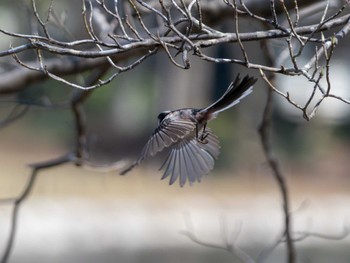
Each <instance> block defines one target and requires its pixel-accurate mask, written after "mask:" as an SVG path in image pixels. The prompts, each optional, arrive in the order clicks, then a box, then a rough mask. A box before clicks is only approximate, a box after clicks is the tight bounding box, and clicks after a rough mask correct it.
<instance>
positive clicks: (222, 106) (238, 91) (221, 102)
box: [203, 75, 257, 114]
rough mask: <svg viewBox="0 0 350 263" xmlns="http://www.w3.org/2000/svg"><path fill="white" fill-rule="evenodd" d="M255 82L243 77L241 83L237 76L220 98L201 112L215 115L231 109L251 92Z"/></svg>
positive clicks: (252, 78) (252, 79) (253, 79)
mask: <svg viewBox="0 0 350 263" xmlns="http://www.w3.org/2000/svg"><path fill="white" fill-rule="evenodd" d="M256 81H257V79H256V78H254V77H249V75H247V76H245V77H244V78H243V79H242V81H241V80H240V77H239V75H238V76H237V77H236V79H235V81H234V82H232V83H231V84H230V86H229V87H228V88H227V90H226V92H225V93H224V94H223V95H222V96H221V98H220V99H218V100H217V101H216V102H214V103H213V104H212V105H210V106H209V107H207V108H205V109H204V110H203V111H208V112H212V113H215V114H217V113H219V112H222V111H224V110H227V109H228V108H231V107H233V106H234V105H236V104H238V103H239V102H240V101H241V99H243V98H244V97H246V96H247V95H249V94H250V93H251V92H252V91H253V84H254V83H255V82H256Z"/></svg>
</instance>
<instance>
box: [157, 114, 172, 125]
mask: <svg viewBox="0 0 350 263" xmlns="http://www.w3.org/2000/svg"><path fill="white" fill-rule="evenodd" d="M169 113H170V111H163V112H161V113H159V115H158V124H160V123H161V122H162V120H163V119H164V118H165V116H167V115H168V114H169Z"/></svg>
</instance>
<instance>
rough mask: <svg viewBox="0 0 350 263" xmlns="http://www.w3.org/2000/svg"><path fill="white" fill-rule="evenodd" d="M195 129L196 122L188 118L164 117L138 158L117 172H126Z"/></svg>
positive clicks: (121, 173) (122, 173)
mask: <svg viewBox="0 0 350 263" xmlns="http://www.w3.org/2000/svg"><path fill="white" fill-rule="evenodd" d="M195 129H196V124H195V123H194V122H193V121H190V120H183V119H171V118H168V119H164V120H163V121H162V122H161V123H160V125H159V126H158V128H157V129H156V130H155V131H154V133H153V134H152V136H151V138H150V139H149V140H148V142H147V144H146V145H145V147H144V148H143V150H142V152H141V155H140V156H139V158H138V159H137V160H136V161H135V162H134V163H132V164H131V165H130V166H129V167H127V168H126V169H124V170H123V171H121V172H120V173H119V174H120V175H124V174H126V173H127V172H129V171H130V170H132V169H133V168H134V167H135V166H137V165H139V164H140V163H141V162H142V161H143V160H144V159H145V158H147V157H149V156H154V155H155V154H156V153H158V152H160V151H162V150H163V149H164V148H167V147H169V146H171V145H173V144H175V143H177V142H178V141H181V139H183V138H185V137H186V136H188V135H189V134H190V133H194V131H195Z"/></svg>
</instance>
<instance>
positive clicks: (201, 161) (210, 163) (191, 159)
mask: <svg viewBox="0 0 350 263" xmlns="http://www.w3.org/2000/svg"><path fill="white" fill-rule="evenodd" d="M205 132H206V138H205V139H204V140H203V142H201V141H198V139H197V138H196V134H195V132H192V133H191V134H190V135H188V136H186V137H184V138H183V139H182V140H179V141H178V142H176V143H175V144H174V145H173V146H172V149H171V151H170V153H169V155H168V157H167V159H166V160H165V162H164V163H163V165H162V167H161V168H160V169H159V170H162V169H163V168H164V169H165V171H164V174H163V177H162V179H165V178H167V177H169V176H170V182H169V184H173V183H174V182H175V181H176V180H177V179H178V178H179V183H180V186H181V187H182V186H184V185H185V183H186V181H188V182H189V183H190V184H192V183H194V182H196V181H200V180H201V177H202V176H203V175H204V174H207V173H209V172H210V171H211V170H212V169H213V168H214V163H215V159H217V157H218V156H219V153H220V145H219V140H218V138H217V137H216V135H215V134H214V133H212V131H211V130H210V129H209V128H206V131H205ZM200 136H201V134H199V136H198V137H199V138H200Z"/></svg>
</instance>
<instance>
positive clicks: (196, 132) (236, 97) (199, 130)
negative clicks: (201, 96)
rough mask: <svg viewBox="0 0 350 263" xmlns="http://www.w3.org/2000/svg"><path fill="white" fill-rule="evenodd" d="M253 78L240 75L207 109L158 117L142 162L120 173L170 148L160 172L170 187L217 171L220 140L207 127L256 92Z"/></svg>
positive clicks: (192, 181) (169, 112)
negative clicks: (168, 179) (219, 115)
mask: <svg viewBox="0 0 350 263" xmlns="http://www.w3.org/2000/svg"><path fill="white" fill-rule="evenodd" d="M256 81H257V79H256V78H254V77H249V76H248V75H247V76H245V77H244V78H243V79H242V81H241V80H240V77H239V75H238V76H237V78H236V80H235V81H234V82H232V83H231V84H230V86H229V87H228V88H227V90H226V92H225V93H224V94H223V95H222V96H221V98H220V99H218V100H217V101H216V102H214V103H213V104H211V105H210V106H208V107H206V108H204V109H192V108H185V109H179V110H173V111H163V112H161V113H160V114H159V115H158V128H157V129H156V130H155V132H154V133H153V135H152V136H151V138H150V139H149V140H148V142H147V144H146V145H145V147H144V148H143V150H142V153H141V155H140V156H139V158H138V159H137V160H136V161H135V162H134V163H132V164H131V165H130V166H129V167H127V168H126V169H124V170H123V171H121V172H120V174H121V175H124V174H126V173H127V172H129V171H130V170H132V169H133V168H134V167H135V166H137V165H139V164H140V163H141V162H142V161H143V160H144V159H145V158H146V157H148V156H154V155H155V154H157V153H158V152H160V151H162V150H164V149H165V148H169V147H170V148H171V150H170V152H169V154H168V157H167V158H166V160H165V162H164V163H163V165H162V166H161V168H160V169H159V170H162V169H165V170H164V174H163V176H162V179H165V178H167V177H168V176H170V184H173V183H174V182H175V181H176V180H177V178H180V180H179V182H180V186H183V185H184V184H185V183H186V181H187V180H188V181H189V183H190V184H192V183H194V182H195V181H200V180H201V178H202V176H203V175H204V174H207V173H209V171H211V170H212V169H213V168H214V163H215V159H217V158H218V156H219V153H220V145H219V140H218V138H217V136H216V135H215V134H214V133H213V132H212V131H211V130H210V129H209V128H208V127H207V122H208V121H210V120H212V119H213V118H215V117H217V115H218V114H219V113H220V112H222V111H224V110H227V109H229V108H231V107H232V106H234V105H236V104H237V103H239V102H240V100H241V99H243V98H244V97H246V96H247V95H249V94H250V93H251V92H252V91H253V84H254V83H255V82H256Z"/></svg>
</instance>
